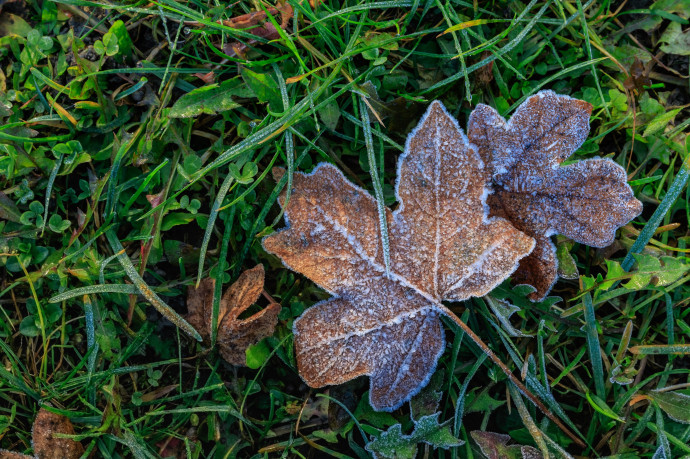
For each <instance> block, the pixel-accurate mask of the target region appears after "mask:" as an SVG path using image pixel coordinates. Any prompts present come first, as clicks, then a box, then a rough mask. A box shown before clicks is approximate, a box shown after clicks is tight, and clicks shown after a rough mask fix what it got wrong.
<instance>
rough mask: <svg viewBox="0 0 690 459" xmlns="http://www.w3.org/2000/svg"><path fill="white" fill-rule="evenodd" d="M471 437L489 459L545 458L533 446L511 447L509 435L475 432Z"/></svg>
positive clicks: (471, 433)
mask: <svg viewBox="0 0 690 459" xmlns="http://www.w3.org/2000/svg"><path fill="white" fill-rule="evenodd" d="M470 436H471V437H472V440H474V441H475V442H476V443H477V445H478V446H479V449H480V450H481V452H482V454H483V455H484V456H486V457H487V458H488V459H541V458H542V457H543V455H542V454H541V453H540V452H539V450H538V449H537V448H534V447H532V446H523V445H509V444H508V442H509V441H510V436H509V435H505V434H501V433H495V432H484V431H481V430H473V431H472V432H470Z"/></svg>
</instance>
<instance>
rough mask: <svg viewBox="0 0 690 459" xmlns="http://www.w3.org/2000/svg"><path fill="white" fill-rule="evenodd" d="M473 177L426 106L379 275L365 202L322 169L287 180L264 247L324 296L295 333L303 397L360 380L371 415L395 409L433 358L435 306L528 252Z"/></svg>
mask: <svg viewBox="0 0 690 459" xmlns="http://www.w3.org/2000/svg"><path fill="white" fill-rule="evenodd" d="M483 168H484V164H483V162H482V160H481V159H480V157H479V155H478V153H477V151H476V149H475V148H474V147H473V146H472V145H470V143H469V142H468V140H467V138H466V137H465V135H464V134H463V132H462V130H461V129H460V128H459V126H458V125H457V122H456V121H455V120H454V119H453V118H452V117H451V116H450V115H449V114H448V113H447V112H446V110H445V108H444V107H443V105H442V104H441V103H440V102H433V103H432V104H431V106H430V107H429V109H428V110H427V112H426V114H425V115H424V117H423V118H422V120H421V122H420V124H419V126H418V127H417V128H416V129H415V131H413V132H412V133H411V134H410V136H409V137H408V140H407V143H406V146H405V152H404V153H403V155H402V156H401V157H400V159H399V165H398V183H397V184H396V196H397V198H398V201H399V202H400V207H399V208H398V210H396V211H395V212H390V211H389V210H386V212H387V213H388V215H387V220H388V221H389V222H391V225H390V229H389V231H390V233H389V236H390V257H391V272H390V273H389V274H388V275H386V272H385V267H384V262H383V250H382V243H381V236H380V231H379V225H378V221H379V219H378V210H377V205H376V201H375V200H374V198H373V197H372V196H371V195H370V194H369V193H367V192H366V191H365V190H363V189H361V188H359V187H357V186H355V185H353V184H352V183H351V182H349V181H348V180H347V179H346V178H345V177H344V176H343V174H342V173H341V172H340V171H339V170H338V169H336V168H335V167H333V166H331V165H328V164H320V165H318V166H317V167H316V168H315V169H314V171H313V172H312V173H311V174H309V175H305V174H301V173H297V174H295V176H294V188H293V190H292V193H291V197H290V200H289V203H288V205H287V207H286V208H285V216H286V220H287V221H288V222H289V226H288V227H287V228H284V229H283V230H281V231H279V232H277V233H274V234H272V235H270V236H267V237H266V238H264V240H263V244H264V248H265V249H266V250H267V251H268V252H270V253H273V254H275V255H277V256H279V257H280V258H281V259H282V260H283V262H284V263H285V264H286V265H287V266H288V267H289V268H290V269H292V270H294V271H297V272H300V273H302V274H304V275H305V276H307V277H308V278H310V279H311V280H312V281H314V282H315V283H316V284H318V285H319V286H321V287H322V288H324V289H325V290H327V291H328V292H330V293H332V294H333V295H334V297H333V298H331V299H329V300H326V301H324V302H321V303H319V304H317V305H315V306H313V307H311V308H310V309H308V310H307V311H305V312H304V314H302V316H301V317H299V318H298V319H297V320H296V321H295V322H294V327H293V328H294V335H295V351H296V354H297V364H298V367H299V372H300V375H301V376H302V378H303V379H304V380H305V381H306V382H307V383H308V384H309V385H310V386H312V387H321V386H325V385H329V384H340V383H343V382H345V381H348V380H350V379H353V378H356V377H358V376H361V375H369V376H370V378H371V389H370V391H369V397H370V401H371V405H372V407H374V408H375V409H377V410H393V409H395V408H397V407H399V406H400V405H401V404H402V403H404V402H405V401H407V400H409V399H410V398H411V397H412V396H413V395H414V394H416V393H417V392H418V391H419V390H420V389H421V388H422V387H423V386H424V385H425V384H426V383H427V382H428V380H429V377H430V376H431V374H432V373H433V371H434V368H435V366H436V361H437V360H438V358H439V356H440V354H441V353H442V352H443V348H444V345H445V341H444V336H443V328H442V325H441V322H440V320H439V316H440V315H441V314H443V313H444V311H446V309H445V307H444V306H443V305H442V304H441V301H442V300H452V301H459V300H464V299H467V298H469V297H472V296H481V295H484V294H486V293H488V292H489V291H490V290H491V289H492V288H493V287H495V286H496V285H497V284H499V283H500V282H502V281H503V280H504V279H505V278H506V277H507V276H509V275H510V274H511V273H512V272H513V271H514V270H515V269H516V268H517V266H518V263H519V260H520V259H521V258H523V257H525V256H526V255H527V254H529V253H530V252H531V251H532V248H533V247H534V240H533V239H532V238H531V237H529V236H527V235H525V234H524V233H522V232H521V231H518V230H516V229H515V228H514V227H513V226H512V225H511V224H510V223H509V222H507V221H505V220H504V219H501V218H489V217H488V214H487V210H488V209H487V208H486V206H485V203H484V200H485V198H486V194H487V193H486V187H485V184H486V179H485V177H486V175H485V172H484V170H483ZM283 172H284V171H282V170H279V171H278V172H277V175H278V176H280V175H282V173H283ZM280 204H281V206H283V205H285V202H284V196H283V197H282V198H281V199H280Z"/></svg>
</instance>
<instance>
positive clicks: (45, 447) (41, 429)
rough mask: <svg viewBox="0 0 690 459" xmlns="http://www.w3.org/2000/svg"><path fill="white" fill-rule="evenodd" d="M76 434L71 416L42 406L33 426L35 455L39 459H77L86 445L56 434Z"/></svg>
mask: <svg viewBox="0 0 690 459" xmlns="http://www.w3.org/2000/svg"><path fill="white" fill-rule="evenodd" d="M56 433H57V434H66V435H74V434H75V432H74V426H73V425H72V423H71V422H70V420H69V418H67V417H66V416H62V415H60V414H57V413H53V412H51V411H48V410H46V409H45V408H41V409H40V410H38V414H37V415H36V419H35V420H34V424H33V428H32V437H31V438H32V442H33V446H34V455H35V456H36V457H37V458H38V459H77V458H79V457H81V455H82V454H84V447H83V446H82V444H81V443H79V442H78V441H74V440H72V439H71V438H61V437H55V436H54V434H56Z"/></svg>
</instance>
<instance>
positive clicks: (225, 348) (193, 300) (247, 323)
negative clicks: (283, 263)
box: [185, 264, 280, 365]
mask: <svg viewBox="0 0 690 459" xmlns="http://www.w3.org/2000/svg"><path fill="white" fill-rule="evenodd" d="M215 285H216V281H215V279H211V278H208V279H202V280H201V282H200V283H199V287H198V288H196V289H190V290H189V293H188V295H187V309H188V311H189V312H188V314H187V316H186V317H185V319H187V321H188V322H189V323H190V324H191V325H192V326H193V327H194V328H195V329H196V330H197V331H198V332H199V334H200V335H201V337H202V338H203V339H204V341H205V342H207V343H208V341H209V340H210V338H211V316H212V310H213V290H214V289H215ZM263 288H264V267H263V265H260V264H259V265H256V266H255V267H254V268H252V269H248V270H247V271H245V272H243V273H242V274H240V277H239V278H238V279H237V281H236V282H235V283H234V284H232V285H231V286H230V287H228V289H227V290H226V291H225V293H224V294H223V297H222V298H221V300H220V308H219V312H218V346H219V347H220V354H221V355H222V356H223V358H224V359H225V360H227V361H228V362H230V363H231V364H233V365H246V364H247V358H246V354H245V351H246V350H247V348H248V347H250V346H252V345H254V344H256V343H258V342H259V341H261V340H262V339H263V338H265V337H267V336H270V335H272V334H273V330H274V329H275V327H276V324H277V323H278V313H279V312H280V304H278V303H271V304H269V305H268V306H267V307H265V308H264V309H263V310H261V311H260V312H257V313H256V314H254V315H252V316H251V317H248V318H246V319H240V318H239V317H240V314H242V313H243V312H244V311H246V310H247V309H248V308H249V306H251V305H252V304H254V303H255V302H256V300H258V299H259V295H261V292H262V290H263Z"/></svg>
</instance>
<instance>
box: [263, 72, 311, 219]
mask: <svg viewBox="0 0 690 459" xmlns="http://www.w3.org/2000/svg"><path fill="white" fill-rule="evenodd" d="M273 71H274V72H275V74H276V77H277V79H278V86H279V87H280V96H281V98H282V99H283V110H284V111H286V112H287V111H288V110H289V109H290V99H289V98H288V93H287V86H286V85H285V78H283V73H282V72H281V71H280V67H278V66H277V65H276V64H273ZM314 113H316V112H314ZM285 153H286V156H287V174H286V175H287V189H286V193H285V202H289V201H290V193H291V191H292V178H293V176H294V174H295V138H294V135H293V133H292V129H290V130H288V131H286V132H285ZM283 212H284V211H283V209H280V215H278V217H277V218H281V217H282V216H283Z"/></svg>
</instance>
